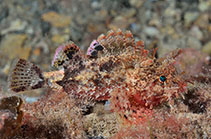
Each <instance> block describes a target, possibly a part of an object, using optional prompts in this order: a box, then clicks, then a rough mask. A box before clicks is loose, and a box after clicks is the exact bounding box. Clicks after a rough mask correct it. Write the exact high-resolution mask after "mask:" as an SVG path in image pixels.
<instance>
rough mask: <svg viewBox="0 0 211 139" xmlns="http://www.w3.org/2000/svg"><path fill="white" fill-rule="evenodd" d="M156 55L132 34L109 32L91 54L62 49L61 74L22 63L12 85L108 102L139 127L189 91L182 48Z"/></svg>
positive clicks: (17, 89)
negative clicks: (179, 63)
mask: <svg viewBox="0 0 211 139" xmlns="http://www.w3.org/2000/svg"><path fill="white" fill-rule="evenodd" d="M155 52H156V51H154V53H153V54H149V51H148V50H146V49H145V48H144V43H143V42H142V41H137V42H135V40H134V38H133V35H132V33H131V32H130V31H125V32H122V31H121V30H117V31H112V30H111V31H109V32H108V33H107V35H100V36H99V37H98V38H97V40H95V41H93V42H92V43H91V45H90V47H89V48H88V52H87V54H84V53H83V52H81V51H80V49H79V47H78V46H76V45H75V44H74V43H73V42H69V43H66V44H65V45H63V46H60V47H59V48H58V49H57V51H56V54H55V57H54V60H53V62H52V65H53V66H54V67H55V68H57V69H60V70H59V71H53V72H51V73H43V72H42V71H41V70H40V69H39V68H38V67H37V66H36V65H34V64H32V63H30V62H28V61H26V60H23V59H20V60H18V61H17V63H16V64H15V66H14V68H13V69H14V70H13V72H12V73H11V75H10V79H9V86H10V89H11V90H12V91H14V92H20V91H25V90H31V89H37V88H42V87H45V86H48V87H50V88H59V87H60V89H62V90H63V91H64V92H66V93H67V94H68V95H70V96H71V97H72V98H74V99H77V100H78V101H77V102H79V103H85V104H93V102H95V101H102V100H109V101H110V103H111V109H112V111H115V112H118V113H119V114H120V115H121V116H122V117H123V118H124V119H125V120H126V121H129V122H135V123H138V122H139V121H141V120H143V117H146V116H147V117H148V115H151V114H152V113H153V112H152V109H153V108H154V107H156V106H158V105H160V104H163V103H165V102H167V101H170V100H172V99H173V98H175V97H178V96H180V95H181V94H182V93H184V92H186V81H185V79H183V75H182V73H179V72H178V71H177V70H176V69H175V67H174V64H175V58H176V57H177V56H178V55H179V54H180V53H181V50H175V51H173V52H171V53H169V54H168V55H167V56H165V57H163V58H159V59H156V58H155V56H154V55H155ZM52 73H53V74H52ZM49 75H52V76H53V77H52V76H49ZM55 75H59V76H55ZM55 86H57V87H55ZM58 86H59V87H58Z"/></svg>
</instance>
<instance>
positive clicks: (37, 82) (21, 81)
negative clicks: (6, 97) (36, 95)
mask: <svg viewBox="0 0 211 139" xmlns="http://www.w3.org/2000/svg"><path fill="white" fill-rule="evenodd" d="M8 83H9V88H10V90H12V91H14V92H21V91H26V90H32V89H38V88H42V87H43V86H44V85H45V79H44V77H43V74H42V71H41V70H40V68H39V67H37V66H36V65H34V64H33V63H31V62H28V61H26V60H24V59H18V60H17V61H15V63H14V65H13V67H12V70H11V73H10V75H9V78H8Z"/></svg>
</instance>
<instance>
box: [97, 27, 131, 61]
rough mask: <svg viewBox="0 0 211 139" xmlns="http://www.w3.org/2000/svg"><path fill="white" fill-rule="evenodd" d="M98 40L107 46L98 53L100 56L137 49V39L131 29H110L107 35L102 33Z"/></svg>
mask: <svg viewBox="0 0 211 139" xmlns="http://www.w3.org/2000/svg"><path fill="white" fill-rule="evenodd" d="M97 42H99V44H100V45H102V46H103V48H105V49H104V50H103V51H101V52H99V53H98V57H101V56H105V55H119V54H121V53H124V52H125V51H127V50H129V49H132V50H134V49H135V41H134V38H133V34H132V33H131V32H130V31H125V32H122V31H121V30H120V29H118V30H117V31H113V30H110V31H108V33H107V35H104V34H101V35H100V36H99V37H98V38H97Z"/></svg>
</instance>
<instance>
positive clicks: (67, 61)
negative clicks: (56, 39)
mask: <svg viewBox="0 0 211 139" xmlns="http://www.w3.org/2000/svg"><path fill="white" fill-rule="evenodd" d="M79 57H84V55H83V54H82V53H81V51H80V48H79V47H78V46H77V45H75V43H74V42H72V41H70V42H68V43H66V44H63V45H61V46H59V47H58V48H57V49H56V52H55V54H54V58H53V60H52V66H53V67H55V68H57V69H66V68H68V67H70V66H72V65H74V64H75V63H77V62H76V61H77V59H78V58H79Z"/></svg>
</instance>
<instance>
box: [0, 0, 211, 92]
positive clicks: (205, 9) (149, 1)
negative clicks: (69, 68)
mask: <svg viewBox="0 0 211 139" xmlns="http://www.w3.org/2000/svg"><path fill="white" fill-rule="evenodd" d="M210 12H211V0H162V1H161V0H0V84H1V85H2V86H4V88H3V89H4V90H6V89H7V88H6V85H7V76H8V73H9V70H10V68H11V65H12V61H13V60H14V59H16V58H24V59H27V60H29V61H32V62H33V63H35V64H38V65H39V66H40V67H41V69H43V70H44V71H50V70H52V68H51V60H52V58H53V55H54V51H55V49H56V48H57V47H58V46H59V45H60V44H62V43H64V42H67V41H69V40H72V41H74V42H75V43H76V44H77V45H79V46H80V47H81V49H82V50H84V51H86V49H87V47H88V46H89V44H90V42H91V41H92V40H93V39H95V38H96V37H97V36H98V35H100V34H101V33H106V32H107V31H108V30H110V29H114V30H116V29H118V28H121V29H122V30H127V29H128V30H131V31H132V33H133V34H134V35H135V38H137V40H138V39H141V40H143V41H144V42H145V46H146V48H155V47H158V48H159V49H158V52H157V56H158V57H160V56H162V55H164V54H166V53H168V52H169V51H171V50H173V49H175V48H194V49H196V50H200V51H203V52H204V53H207V54H208V55H211V24H210V22H211V14H210ZM190 55H191V54H190Z"/></svg>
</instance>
